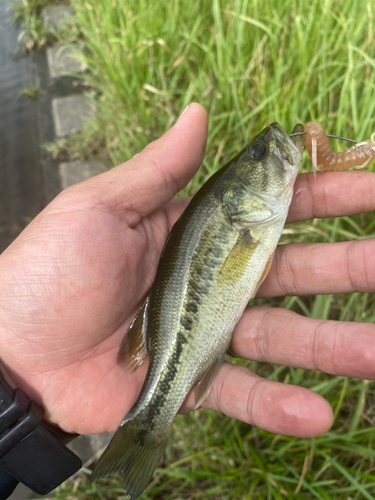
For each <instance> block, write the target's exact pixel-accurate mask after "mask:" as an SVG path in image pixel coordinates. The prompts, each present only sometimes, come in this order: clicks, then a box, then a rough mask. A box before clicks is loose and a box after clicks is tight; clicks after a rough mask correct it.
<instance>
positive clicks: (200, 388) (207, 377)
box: [194, 348, 227, 409]
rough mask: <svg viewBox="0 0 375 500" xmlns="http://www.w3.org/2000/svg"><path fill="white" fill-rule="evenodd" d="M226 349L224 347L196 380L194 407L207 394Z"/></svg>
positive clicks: (198, 404)
mask: <svg viewBox="0 0 375 500" xmlns="http://www.w3.org/2000/svg"><path fill="white" fill-rule="evenodd" d="M226 350H227V348H225V349H224V351H223V352H222V354H220V356H219V357H218V358H217V359H215V361H214V362H213V363H212V365H211V366H210V367H209V368H208V370H206V371H205V372H204V373H203V375H202V376H201V378H200V379H199V381H198V382H197V385H196V387H195V406H194V409H197V408H198V407H199V406H200V405H201V404H202V403H203V401H204V400H205V399H206V398H207V396H208V395H209V393H210V390H211V387H212V384H213V382H214V380H215V377H216V375H217V373H218V371H219V369H220V366H221V364H222V362H223V359H224V356H225V353H226Z"/></svg>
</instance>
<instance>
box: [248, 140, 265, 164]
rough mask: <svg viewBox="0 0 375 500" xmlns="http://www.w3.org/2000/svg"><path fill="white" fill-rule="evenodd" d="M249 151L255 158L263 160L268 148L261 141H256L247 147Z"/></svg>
mask: <svg viewBox="0 0 375 500" xmlns="http://www.w3.org/2000/svg"><path fill="white" fill-rule="evenodd" d="M247 152H248V154H249V155H250V156H251V158H252V159H253V160H261V159H262V158H263V157H264V156H265V154H266V152H267V149H266V146H265V145H264V144H262V143H261V142H254V144H252V145H251V146H249V147H248V148H247Z"/></svg>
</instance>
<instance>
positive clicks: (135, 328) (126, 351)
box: [117, 297, 148, 373]
mask: <svg viewBox="0 0 375 500" xmlns="http://www.w3.org/2000/svg"><path fill="white" fill-rule="evenodd" d="M147 309H148V297H146V299H145V301H144V302H143V304H142V305H141V307H140V308H139V310H138V312H137V314H136V316H135V318H134V319H133V321H132V324H131V325H130V327H129V330H128V331H127V333H126V335H125V337H124V338H123V341H122V342H121V345H120V349H119V352H118V354H117V364H118V365H119V366H121V368H122V369H123V370H124V371H125V372H128V373H133V372H134V371H135V370H136V369H137V368H139V367H140V366H141V364H142V363H143V361H144V360H145V358H146V356H147V354H148V353H147V346H146V330H147Z"/></svg>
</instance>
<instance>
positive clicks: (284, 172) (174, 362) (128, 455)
mask: <svg viewBox="0 0 375 500" xmlns="http://www.w3.org/2000/svg"><path fill="white" fill-rule="evenodd" d="M301 129H302V126H297V128H296V129H295V130H296V131H299V130H301ZM302 149H303V139H301V138H300V137H296V138H294V139H293V140H291V139H290V138H289V137H288V136H287V135H286V134H285V132H284V131H283V130H282V129H281V127H280V126H279V125H278V124H272V125H270V126H269V127H267V128H266V129H264V130H263V131H262V132H261V133H260V134H258V136H256V137H255V138H254V140H253V141H252V142H251V143H250V144H249V145H248V146H247V148H245V149H244V150H243V151H241V152H240V153H239V154H238V155H237V156H236V157H235V158H233V160H231V161H230V162H229V163H228V164H227V165H226V166H225V167H223V168H222V169H221V170H219V171H218V172H216V174H214V175H213V176H212V177H211V178H210V179H209V180H208V181H207V183H206V184H205V185H204V186H203V187H202V188H201V189H200V190H199V192H198V193H197V194H196V195H195V196H194V198H193V199H192V201H191V203H190V204H189V205H188V207H187V208H186V210H185V212H184V213H183V215H182V216H181V217H180V219H179V220H178V221H177V223H176V224H175V226H174V227H173V229H172V231H171V233H170V235H169V237H168V239H167V242H166V244H165V246H164V249H163V251H162V254H161V258H160V262H159V266H158V270H157V273H156V277H155V282H154V284H153V286H152V288H151V290H150V292H149V294H148V297H147V299H146V302H145V304H143V305H142V307H141V309H140V312H139V314H141V313H142V314H143V317H142V318H140V317H139V318H138V319H137V318H136V319H137V321H136V320H134V322H133V323H132V326H131V327H130V329H129V332H128V334H127V335H128V337H129V338H130V339H135V340H136V341H138V340H137V339H139V345H141V347H140V352H141V356H140V357H139V358H138V357H137V360H136V361H137V363H136V365H140V364H141V362H142V360H143V359H144V357H145V356H146V354H148V355H149V357H150V362H149V367H148V372H147V375H146V379H145V382H144V384H143V387H142V390H141V393H140V395H139V397H138V399H137V401H136V403H135V404H134V406H133V408H132V409H131V410H130V412H129V413H128V415H127V416H126V418H125V419H124V421H123V422H122V424H121V425H120V427H119V429H118V431H117V432H116V434H115V436H114V438H113V440H112V441H111V443H110V445H109V447H108V448H107V450H106V451H105V453H104V454H103V456H102V458H101V459H100V461H99V463H98V465H97V467H96V469H95V471H94V473H93V478H94V479H97V478H99V477H104V476H105V475H109V474H112V473H114V472H116V471H121V472H122V477H123V484H124V487H125V489H126V492H127V494H128V495H129V497H130V498H132V499H133V498H137V497H138V496H139V495H140V494H141V493H142V491H143V490H144V488H145V487H146V486H147V484H148V483H149V481H150V480H151V476H152V473H153V471H154V469H155V467H156V466H157V463H158V462H159V460H160V457H161V456H162V454H163V451H164V449H165V446H166V443H167V440H168V438H169V436H170V434H171V431H172V424H173V421H174V418H175V415H176V413H177V412H178V411H179V409H180V407H181V405H182V403H183V402H184V400H185V398H186V396H187V394H188V393H189V391H190V389H191V388H192V387H193V386H194V384H197V387H196V395H197V394H198V397H197V398H196V402H197V404H200V403H201V402H202V401H203V400H204V398H205V397H206V396H207V394H208V392H209V389H210V386H211V384H212V382H213V380H214V377H215V374H216V373H217V371H218V369H219V367H220V364H221V362H222V360H223V357H224V354H225V352H226V350H227V348H228V346H229V343H230V339H231V336H232V333H233V330H234V328H235V326H236V324H237V322H238V321H239V319H240V317H241V315H242V314H243V311H244V309H245V307H246V305H247V303H248V301H249V299H250V298H251V297H253V296H254V295H255V294H256V291H257V289H258V287H259V285H260V283H261V282H262V280H263V279H264V277H265V276H266V274H267V271H268V269H269V267H270V263H271V261H272V255H273V252H274V250H275V247H276V245H277V242H278V240H279V237H280V235H281V232H282V229H283V226H284V223H285V219H286V215H287V212H288V209H289V204H290V201H291V197H292V193H293V184H294V180H295V177H296V174H297V171H298V167H299V163H300V161H301V157H302ZM140 319H142V321H141V320H140ZM129 342H130V341H129V340H128V339H127V337H125V339H124V341H123V345H122V346H121V349H120V353H122V354H121V356H119V360H121V363H122V364H123V366H124V367H125V368H126V367H127V363H128V364H129V366H133V364H134V363H133V362H134V359H133V360H132V359H131V358H132V356H131V352H128V350H127V349H128V346H129V345H133V344H130V343H129ZM135 344H136V342H134V345H135ZM132 363H133V364H132Z"/></svg>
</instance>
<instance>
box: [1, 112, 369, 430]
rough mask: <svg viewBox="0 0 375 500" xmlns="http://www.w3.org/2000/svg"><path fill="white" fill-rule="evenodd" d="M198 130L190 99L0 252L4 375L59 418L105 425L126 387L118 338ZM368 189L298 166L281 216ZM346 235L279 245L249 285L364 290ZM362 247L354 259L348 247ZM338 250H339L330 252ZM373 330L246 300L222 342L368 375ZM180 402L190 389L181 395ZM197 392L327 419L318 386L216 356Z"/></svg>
mask: <svg viewBox="0 0 375 500" xmlns="http://www.w3.org/2000/svg"><path fill="white" fill-rule="evenodd" d="M206 134H207V117H206V113H205V111H204V110H203V108H202V107H201V106H199V105H196V104H192V105H191V106H190V107H189V108H188V111H187V112H186V113H185V114H184V115H183V116H182V117H181V119H180V120H179V121H178V122H177V123H176V125H175V126H174V127H173V128H172V129H171V130H169V131H168V132H167V133H166V134H165V135H164V136H163V137H162V138H160V139H159V140H158V141H155V142H154V143H152V144H151V145H150V146H148V147H147V148H146V149H145V150H144V151H142V153H140V154H139V155H136V156H135V157H134V158H132V159H131V160H130V161H129V162H126V163H125V164H123V165H120V166H119V167H116V168H115V169H112V170H111V171H110V172H107V173H105V174H102V175H100V176H97V177H95V178H93V179H90V180H89V181H86V182H84V183H81V184H77V185H75V186H72V187H71V188H69V189H67V190H65V191H64V192H63V193H61V194H60V195H59V196H58V197H57V198H56V199H55V200H54V201H53V202H52V203H51V204H50V205H49V206H48V207H47V208H46V209H45V210H44V211H43V212H42V213H41V214H39V216H38V217H36V218H35V219H34V220H33V221H32V223H30V225H29V226H28V227H27V228H26V229H25V231H24V232H23V233H22V234H21V235H20V237H19V238H17V240H16V241H15V242H14V243H13V244H12V245H11V246H10V247H9V248H8V249H7V250H6V251H5V252H4V253H3V254H2V255H1V257H0V276H1V280H0V342H1V358H2V360H3V362H4V365H5V367H6V368H7V370H8V373H9V375H10V377H11V379H12V382H13V383H14V385H15V386H17V387H20V388H22V389H24V390H25V391H26V392H27V393H28V394H29V395H30V396H31V397H33V398H34V399H35V400H37V401H38V402H40V403H41V404H42V405H43V406H44V408H45V409H46V416H47V418H48V419H49V420H50V421H51V422H52V423H55V424H57V425H59V426H60V427H62V428H63V429H64V430H66V431H69V432H79V433H86V434H91V433H97V432H103V431H106V430H115V429H116V427H117V426H118V424H119V423H120V421H121V420H122V419H123V417H124V415H125V414H126V413H127V412H128V410H129V409H130V407H131V406H132V405H133V403H134V401H135V399H136V397H137V395H138V393H139V391H140V388H141V385H142V383H143V378H144V376H145V371H146V367H145V366H142V367H141V368H139V369H138V370H137V371H136V372H135V373H133V374H127V373H124V372H123V371H122V370H121V369H120V368H119V367H118V366H117V364H116V355H117V350H118V346H119V344H120V342H121V340H122V338H123V336H124V335H125V333H126V331H127V328H128V326H129V324H130V322H131V320H132V318H133V317H134V314H135V312H136V310H137V307H138V305H139V303H140V302H141V300H142V298H143V297H144V295H145V294H146V293H147V291H148V289H149V287H150V286H151V283H152V281H153V279H154V276H155V272H156V267H157V264H158V260H159V256H160V252H161V249H162V247H163V245H164V242H165V239H166V237H167V235H168V233H169V231H170V229H171V227H172V225H173V223H174V222H175V220H176V219H177V218H178V217H179V215H180V214H181V212H182V210H183V208H184V207H185V206H186V203H187V201H186V200H181V199H179V200H173V201H170V200H171V199H172V198H173V196H174V195H175V194H176V193H177V192H178V191H179V190H180V189H181V188H182V187H183V186H184V185H185V184H186V183H187V182H188V181H189V179H190V178H191V177H192V175H193V174H194V173H195V171H196V170H197V168H198V167H199V165H200V163H201V160H202V158H203V154H204V148H205V142H206ZM374 190H375V179H374V175H373V174H371V173H368V172H338V173H336V172H335V173H326V174H322V175H318V176H317V179H316V181H313V180H312V177H311V176H308V175H307V176H306V175H301V176H299V178H298V180H297V185H296V191H295V192H296V193H297V195H296V196H295V198H294V200H293V203H292V207H291V210H290V215H289V222H291V221H294V220H302V219H309V218H312V217H314V216H316V217H323V216H339V215H349V214H352V213H359V212H362V211H366V210H371V209H374V208H375V202H373V201H372V199H373V198H374V196H373V193H374ZM314 207H316V209H315V208H314ZM346 245H347V246H345V245H344V244H341V243H340V244H335V245H334V246H333V247H332V246H331V245H324V246H323V248H322V246H312V245H310V246H308V248H306V246H305V245H300V246H298V245H289V246H286V247H279V249H278V251H277V252H276V256H275V262H274V265H273V267H272V269H271V271H270V274H269V276H268V278H267V279H266V281H265V282H264V284H263V285H262V287H261V289H260V291H259V295H260V296H270V295H283V294H288V295H290V294H294V293H296V294H298V293H302V294H306V293H309V294H314V293H342V292H344V291H363V290H366V291H367V290H370V289H371V290H374V287H375V273H373V274H374V276H372V277H371V275H370V270H371V269H373V268H374V266H373V264H372V266H371V258H372V256H371V253H372V254H374V251H373V250H374V246H373V242H372V241H362V242H358V243H350V244H346ZM371 248H372V252H371ZM364 252H366V256H365V259H363V260H362V261H359V260H358V259H356V258H355V256H356V254H357V253H359V255H362V253H364ZM348 255H349V256H353V261H351V260H347V261H344V262H340V258H341V259H342V260H343V259H345V257H346V256H348ZM372 262H373V258H372ZM360 263H362V265H363V269H362V271H363V273H362V274H361V272H360V270H358V274H357V275H356V277H357V279H356V281H355V282H353V279H351V277H352V276H354V274H355V273H356V272H357V271H356V269H354V267H356V266H358V265H359V264H360ZM367 265H368V267H367ZM353 266H354V267H353ZM325 267H327V268H328V270H329V273H328V271H327V270H326V268H325ZM322 269H323V271H322ZM366 269H367V271H368V273H367V274H366V272H365V271H366ZM275 325H276V326H275ZM338 330H340V334H339V333H338ZM314 332H317V333H314ZM373 333H374V328H373V327H372V325H366V324H360V325H355V324H353V323H339V324H338V325H337V324H336V323H334V322H319V321H318V320H311V319H309V318H302V317H300V316H298V315H296V314H295V313H292V312H290V311H283V310H280V309H277V310H273V309H270V308H251V309H248V310H247V311H246V312H245V314H244V317H243V318H242V320H241V321H240V323H239V325H238V327H237V328H236V331H235V334H234V337H233V341H232V350H234V351H235V352H236V353H237V354H239V355H241V356H243V357H245V358H249V359H257V360H261V361H268V362H273V363H277V364H287V365H289V366H299V367H304V368H314V369H316V368H317V369H323V370H324V371H326V372H328V373H335V374H342V375H348V376H356V377H358V376H361V377H364V378H373V377H374V369H373V368H372V366H371V364H372V363H371V362H370V360H371V358H372V352H373V351H374V348H375V341H374V340H372V339H371V336H372V335H373ZM350 349H352V351H351V352H350ZM358 360H360V362H358ZM193 406H194V401H193V397H192V395H190V396H189V397H188V400H187V402H186V403H185V405H184V409H189V408H192V407H193ZM203 406H204V407H207V408H214V409H218V410H220V411H223V412H224V413H226V414H228V415H230V416H232V417H235V418H239V419H241V420H244V421H246V422H249V423H253V424H256V425H259V426H260V427H264V428H266V429H268V430H270V431H272V432H276V433H283V434H291V435H296V436H305V437H308V436H314V435H318V434H320V433H322V432H324V431H325V430H327V429H328V428H329V426H330V425H331V422H332V411H331V409H330V407H329V405H328V403H327V402H326V401H325V400H324V399H323V398H322V397H321V396H319V395H317V394H315V393H313V392H311V391H308V390H306V389H303V388H299V387H293V386H288V385H284V384H277V383H276V382H271V381H266V380H263V379H261V378H260V377H258V376H256V375H255V374H253V373H251V372H250V371H249V370H247V369H246V368H243V367H240V366H237V365H230V364H229V363H224V365H223V366H222V368H221V371H220V373H219V375H218V377H217V380H216V382H215V384H214V386H213V388H212V390H211V394H210V395H209V397H208V398H207V400H206V401H205V402H204V404H203Z"/></svg>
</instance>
